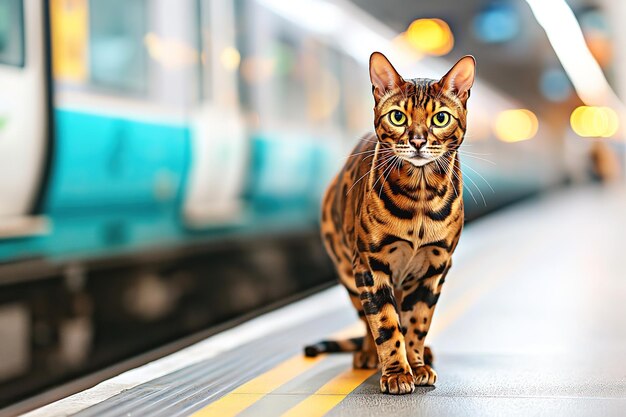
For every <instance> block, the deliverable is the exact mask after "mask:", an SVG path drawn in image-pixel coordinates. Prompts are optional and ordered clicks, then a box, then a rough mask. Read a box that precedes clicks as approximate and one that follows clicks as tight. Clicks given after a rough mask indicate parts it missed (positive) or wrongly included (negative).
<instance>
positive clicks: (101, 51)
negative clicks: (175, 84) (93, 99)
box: [89, 0, 148, 93]
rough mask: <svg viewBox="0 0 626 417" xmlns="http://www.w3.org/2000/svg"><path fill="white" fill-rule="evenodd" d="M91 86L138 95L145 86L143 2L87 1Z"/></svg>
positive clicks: (145, 5) (146, 83) (117, 0)
mask: <svg viewBox="0 0 626 417" xmlns="http://www.w3.org/2000/svg"><path fill="white" fill-rule="evenodd" d="M89 10H90V12H89V27H90V36H89V42H90V43H89V66H90V70H91V71H90V72H91V83H92V84H94V85H97V86H102V87H105V88H111V89H115V90H119V91H128V92H134V93H142V92H145V91H146V90H147V85H148V57H147V53H146V48H145V47H144V37H145V34H146V32H147V16H148V11H147V0H132V1H129V0H90V1H89Z"/></svg>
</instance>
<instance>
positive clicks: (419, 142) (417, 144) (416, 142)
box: [410, 136, 426, 151]
mask: <svg viewBox="0 0 626 417" xmlns="http://www.w3.org/2000/svg"><path fill="white" fill-rule="evenodd" d="M410 142H411V145H413V147H414V148H415V149H416V150H418V151H419V150H420V149H421V148H422V147H423V146H424V145H426V138H425V137H423V136H414V137H413V138H412V139H411V140H410Z"/></svg>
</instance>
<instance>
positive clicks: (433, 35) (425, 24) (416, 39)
mask: <svg viewBox="0 0 626 417" xmlns="http://www.w3.org/2000/svg"><path fill="white" fill-rule="evenodd" d="M405 33H406V34H405V37H406V40H407V42H408V43H409V44H410V45H411V46H412V47H413V48H415V49H416V50H417V51H419V52H422V53H424V54H429V55H445V54H447V53H448V52H450V51H451V50H452V47H453V46H454V36H453V34H452V30H450V26H448V24H447V23H446V22H444V21H443V20H441V19H417V20H415V21H413V23H411V25H410V26H409V28H408V29H407V31H406V32H405Z"/></svg>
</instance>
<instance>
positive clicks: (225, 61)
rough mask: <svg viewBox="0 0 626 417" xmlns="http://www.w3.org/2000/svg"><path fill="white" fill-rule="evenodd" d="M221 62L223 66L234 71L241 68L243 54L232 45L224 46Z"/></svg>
mask: <svg viewBox="0 0 626 417" xmlns="http://www.w3.org/2000/svg"><path fill="white" fill-rule="evenodd" d="M220 62H221V63H222V66H224V68H226V69H227V70H229V71H234V70H236V69H237V68H239V63H240V62H241V55H240V54H239V51H238V50H237V49H235V48H233V47H232V46H229V47H227V48H224V49H223V50H222V53H221V54H220Z"/></svg>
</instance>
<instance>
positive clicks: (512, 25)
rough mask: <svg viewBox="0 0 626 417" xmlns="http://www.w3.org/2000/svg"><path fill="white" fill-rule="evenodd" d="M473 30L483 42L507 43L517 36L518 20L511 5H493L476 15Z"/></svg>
mask: <svg viewBox="0 0 626 417" xmlns="http://www.w3.org/2000/svg"><path fill="white" fill-rule="evenodd" d="M473 29H474V34H475V35H476V37H477V38H478V39H480V40H481V41H483V42H487V43H501V42H508V41H510V40H512V39H513V38H515V37H516V36H517V35H518V34H519V31H520V20H519V16H518V14H517V12H516V10H515V8H514V7H513V6H512V5H509V4H499V3H494V4H491V5H489V6H487V7H486V8H484V9H483V10H482V11H481V12H480V13H478V14H477V15H476V17H475V18H474V24H473Z"/></svg>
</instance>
